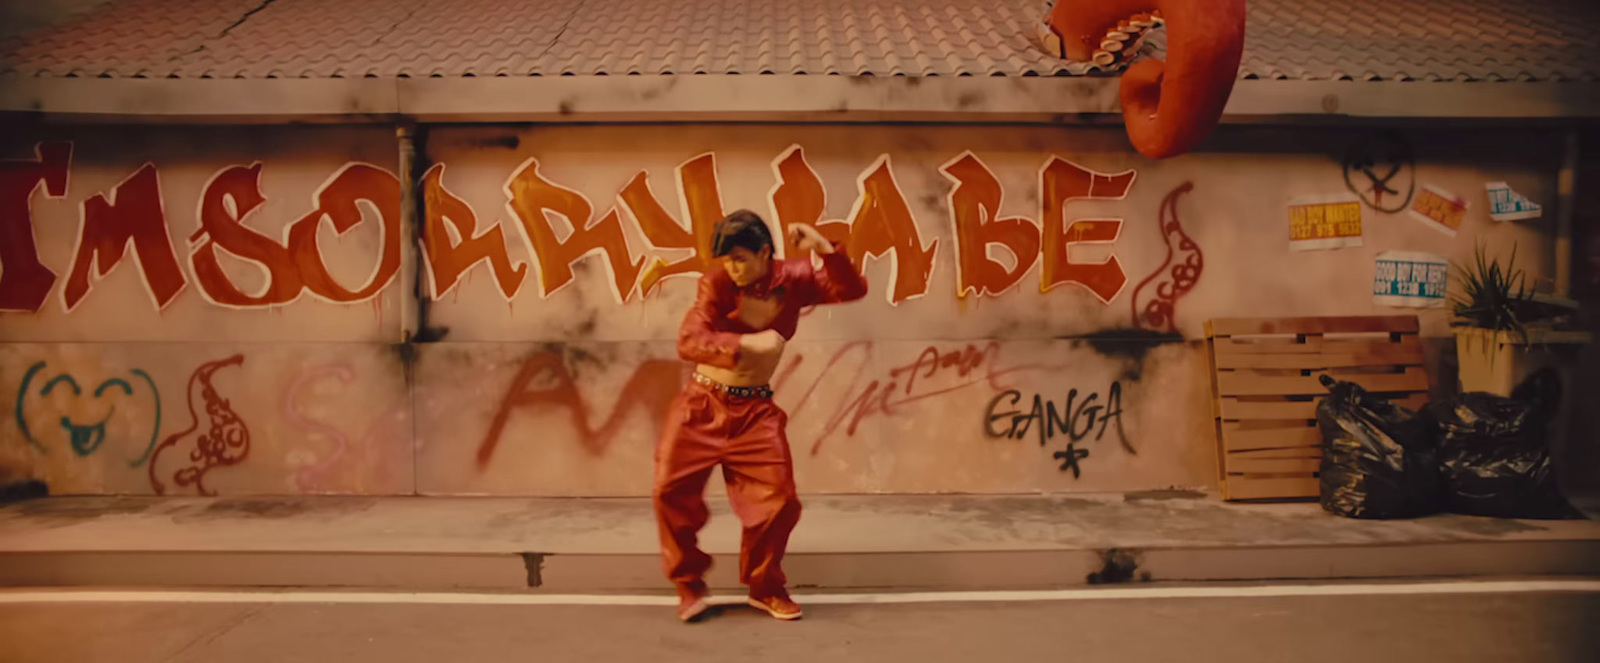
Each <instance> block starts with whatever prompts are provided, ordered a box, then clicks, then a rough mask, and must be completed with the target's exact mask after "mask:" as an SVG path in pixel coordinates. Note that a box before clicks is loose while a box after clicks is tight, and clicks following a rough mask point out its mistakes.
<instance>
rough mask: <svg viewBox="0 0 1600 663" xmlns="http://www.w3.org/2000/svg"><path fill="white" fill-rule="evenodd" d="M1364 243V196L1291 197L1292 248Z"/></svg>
mask: <svg viewBox="0 0 1600 663" xmlns="http://www.w3.org/2000/svg"><path fill="white" fill-rule="evenodd" d="M1347 246H1361V198H1360V197H1359V196H1357V195H1355V194H1350V193H1343V194H1335V195H1331V196H1301V197H1298V198H1292V199H1290V200H1289V248H1291V249H1294V250H1296V251H1312V250H1316V249H1337V248H1342V247H1347Z"/></svg>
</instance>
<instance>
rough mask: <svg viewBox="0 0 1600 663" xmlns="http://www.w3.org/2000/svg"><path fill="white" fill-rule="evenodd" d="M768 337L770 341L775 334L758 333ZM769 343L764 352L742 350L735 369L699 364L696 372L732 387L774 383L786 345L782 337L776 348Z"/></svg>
mask: <svg viewBox="0 0 1600 663" xmlns="http://www.w3.org/2000/svg"><path fill="white" fill-rule="evenodd" d="M758 333H764V334H766V335H768V338H769V340H770V339H771V335H773V334H775V332H758ZM772 345H774V343H769V344H768V345H767V346H766V348H767V350H766V351H764V352H758V351H753V350H751V349H749V348H743V349H741V351H740V353H739V363H738V365H737V366H734V367H733V368H722V367H720V366H712V365H710V364H697V365H696V366H695V372H697V373H699V374H701V375H704V376H706V377H708V378H710V379H711V380H712V381H714V382H718V383H721V384H725V385H728V386H730V387H760V386H764V385H768V384H771V383H772V376H773V374H775V373H777V372H778V364H779V363H781V362H782V361H783V346H784V343H783V341H782V340H781V337H779V339H778V340H777V341H776V343H775V345H776V348H772V347H771V346H772Z"/></svg>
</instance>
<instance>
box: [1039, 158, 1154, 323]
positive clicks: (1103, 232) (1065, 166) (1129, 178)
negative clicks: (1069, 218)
mask: <svg viewBox="0 0 1600 663" xmlns="http://www.w3.org/2000/svg"><path fill="white" fill-rule="evenodd" d="M1133 178H1134V171H1131V170H1130V171H1126V172H1122V173H1117V174H1115V175H1106V174H1103V173H1097V172H1094V171H1091V170H1088V169H1085V168H1083V167H1081V166H1079V165H1077V164H1075V163H1072V162H1070V161H1065V160H1063V159H1061V158H1060V157H1051V158H1050V161H1048V162H1046V163H1045V166H1044V168H1041V169H1039V190H1040V191H1041V192H1043V198H1044V200H1043V204H1044V210H1043V214H1041V215H1040V217H1039V218H1040V220H1041V221H1042V222H1043V224H1044V274H1043V275H1042V276H1041V277H1040V281H1039V292H1048V291H1049V290H1050V289H1051V288H1054V287H1056V286H1058V285H1061V284H1063V283H1076V284H1078V285H1081V286H1083V287H1085V288H1088V289H1089V291H1090V292H1092V293H1094V296H1095V297H1098V298H1099V299H1100V301H1101V302H1105V303H1110V302H1111V299H1112V298H1113V297H1116V296H1117V293H1119V292H1122V287H1123V286H1124V285H1126V284H1127V283H1128V275H1127V274H1126V273H1124V272H1123V271H1122V263H1121V262H1120V261H1118V260H1117V257H1116V256H1115V255H1112V256H1110V257H1109V258H1107V259H1106V261H1105V262H1103V263H1099V264H1094V263H1075V262H1072V260H1071V258H1070V257H1069V248H1070V247H1071V245H1073V244H1080V243H1104V244H1109V243H1111V242H1115V241H1116V240H1117V236H1118V235H1120V234H1122V220H1121V219H1092V220H1081V221H1074V222H1073V223H1072V227H1071V228H1067V229H1065V230H1064V231H1063V226H1064V225H1065V222H1066V209H1067V203H1068V202H1070V201H1073V200H1121V199H1123V198H1126V197H1127V196H1128V189H1130V188H1132V187H1133Z"/></svg>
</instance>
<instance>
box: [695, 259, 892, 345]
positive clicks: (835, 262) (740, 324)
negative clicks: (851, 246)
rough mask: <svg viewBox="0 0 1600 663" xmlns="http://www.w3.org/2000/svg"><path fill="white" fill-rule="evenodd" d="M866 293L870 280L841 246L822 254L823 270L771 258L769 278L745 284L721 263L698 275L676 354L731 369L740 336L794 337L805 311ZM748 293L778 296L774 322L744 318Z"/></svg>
mask: <svg viewBox="0 0 1600 663" xmlns="http://www.w3.org/2000/svg"><path fill="white" fill-rule="evenodd" d="M866 294H867V282H866V280H865V279H863V278H861V274H859V273H857V272H856V269H855V267H854V266H853V265H851V264H850V257H849V256H848V255H846V254H845V251H844V246H843V245H837V246H835V247H834V251H833V253H830V254H827V255H824V256H822V269H820V270H819V269H816V268H815V267H813V266H812V265H811V260H810V259H809V258H795V259H789V260H773V261H772V268H771V269H769V270H767V275H766V276H765V277H763V278H762V279H761V280H759V281H756V282H755V283H751V284H750V285H747V286H745V287H743V288H740V287H739V286H737V285H735V284H734V282H733V278H732V277H730V276H728V273H727V272H726V271H724V270H722V269H721V268H720V267H718V268H716V269H712V270H711V271H708V272H706V273H705V275H704V276H701V277H700V293H699V296H698V297H696V298H695V302H694V307H693V308H691V309H689V314H688V315H686V316H684V319H683V327H682V328H681V329H680V330H679V331H678V356H679V357H682V358H683V359H684V360H685V361H692V362H694V363H696V364H707V365H710V366H717V367H721V368H733V367H735V366H736V365H737V364H738V363H739V337H740V336H741V335H743V334H752V333H755V332H759V331H765V330H767V329H775V330H777V332H778V333H779V334H782V335H783V338H784V339H785V340H787V339H791V338H794V331H795V327H796V326H797V325H798V324H799V322H800V310H801V309H803V308H805V307H807V306H815V305H817V304H836V303H840V302H850V301H855V300H857V299H861V298H862V297H865V296H866ZM746 297H752V298H757V299H769V298H771V299H776V300H777V305H778V309H777V314H776V315H775V316H773V318H772V321H771V322H770V323H768V324H767V325H766V326H763V327H759V328H758V327H754V326H751V325H750V324H748V323H747V322H745V321H744V320H742V319H740V317H739V308H740V306H741V304H742V303H743V301H744V299H745V298H746Z"/></svg>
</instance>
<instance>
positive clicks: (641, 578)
mask: <svg viewBox="0 0 1600 663" xmlns="http://www.w3.org/2000/svg"><path fill="white" fill-rule="evenodd" d="M712 504H713V514H714V515H713V517H712V522H711V525H710V526H708V527H707V528H706V531H705V532H704V535H703V537H702V540H703V545H704V546H705V548H706V549H707V550H708V551H709V552H712V553H713V554H715V555H716V557H717V562H718V563H717V567H716V568H715V569H714V571H713V575H712V578H711V580H712V583H713V585H716V586H721V587H734V586H736V585H737V582H736V580H737V578H736V575H737V574H736V571H737V552H738V536H739V531H738V522H737V520H736V519H735V518H734V517H733V516H732V514H731V513H730V512H729V511H728V509H727V508H726V504H725V502H724V501H722V500H712ZM805 508H806V511H805V515H804V516H803V517H802V520H801V524H800V527H799V529H798V530H797V531H796V533H795V537H794V541H793V543H792V545H791V547H790V557H789V558H788V561H787V563H786V566H787V568H788V570H789V573H790V576H791V582H792V584H793V585H794V586H795V587H797V588H809V587H821V588H834V589H869V588H879V589H1005V588H1045V587H1065V586H1073V585H1082V584H1086V583H1097V582H1127V581H1147V580H1162V581H1184V580H1195V581H1199V580H1254V579H1320V578H1398V577H1441V576H1490V575H1494V576H1509V575H1600V522H1595V521H1593V520H1565V521H1528V520H1501V519H1491V518H1476V517H1469V516H1453V515H1445V516H1435V517H1430V518H1423V519H1417V520H1406V521H1358V520H1349V519H1344V518H1338V517H1334V516H1331V515H1328V514H1326V513H1324V512H1323V511H1321V509H1320V508H1319V507H1318V506H1317V505H1316V504H1303V503H1302V504H1225V503H1222V502H1220V501H1217V500H1216V499H1215V498H1214V497H1211V496H1207V495H1204V494H1201V493H1191V492H1178V491H1173V492H1156V493H1139V494H1128V495H1070V496H1068V495H1049V496H1004V497H979V496H905V495H894V496H848V497H846V496H836V497H810V498H808V499H806V507H805ZM656 541H657V539H656V532H655V523H654V520H653V516H652V514H651V511H650V505H649V502H648V500H641V499H603V500H596V499H508V498H441V497H420V498H364V497H286V498H227V499H196V498H176V499H174V498H165V499H160V498H114V497H108V498H90V497H64V498H63V497H58V498H48V499H42V500H36V501H30V502H23V503H19V504H13V505H10V506H6V507H3V508H0V585H8V586H25V585H26V586H44V585H97V586H255V587H261V586H346V587H379V588H403V589H446V588H471V589H505V590H520V591H530V590H531V591H547V592H580V591H581V592H611V591H628V592H637V591H655V590H661V589H663V587H664V581H663V580H662V579H661V575H660V562H659V557H658V553H657V548H656Z"/></svg>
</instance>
